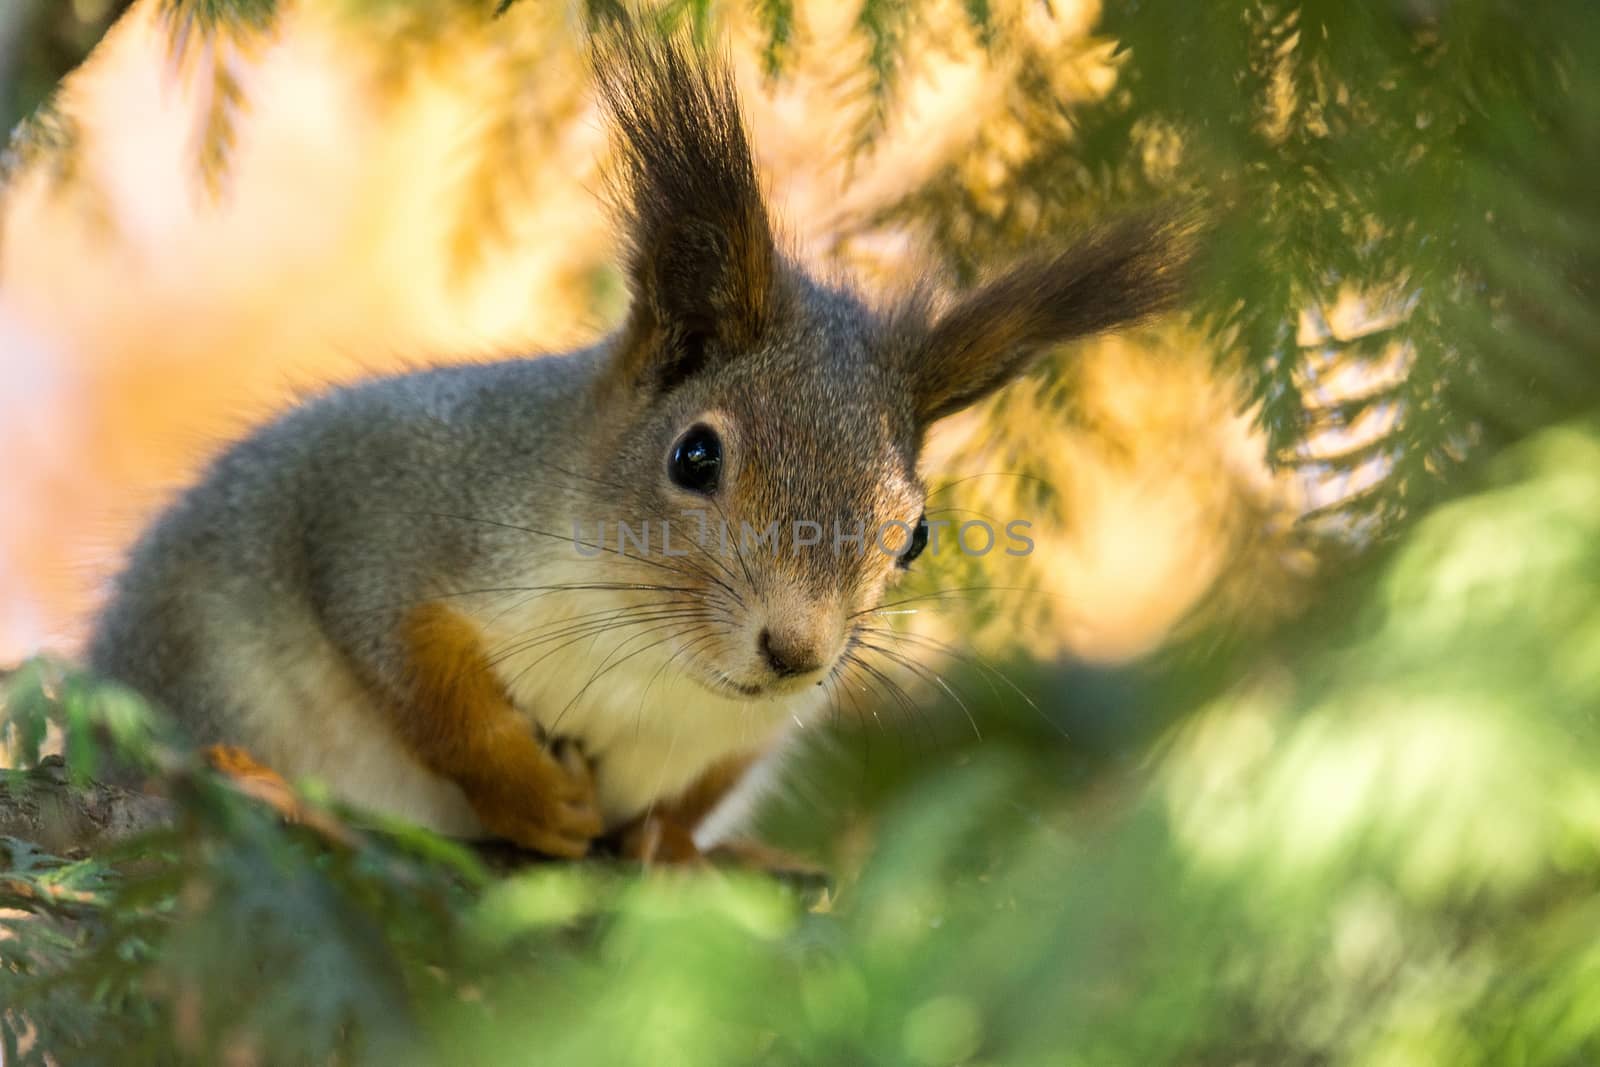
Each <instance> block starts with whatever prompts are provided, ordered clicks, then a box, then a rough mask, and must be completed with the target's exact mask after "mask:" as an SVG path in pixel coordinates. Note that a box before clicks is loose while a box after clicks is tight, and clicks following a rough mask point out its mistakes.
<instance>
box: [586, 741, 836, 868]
mask: <svg viewBox="0 0 1600 1067" xmlns="http://www.w3.org/2000/svg"><path fill="white" fill-rule="evenodd" d="M758 755H759V754H758V753H747V754H745V755H741V756H734V757H730V758H729V759H725V760H722V761H721V762H719V763H716V764H713V765H712V767H711V769H710V770H708V771H706V773H705V774H703V775H701V776H700V778H698V779H697V780H696V781H695V782H694V784H692V785H690V786H689V788H688V789H686V790H684V792H683V793H682V795H680V796H678V797H676V798H675V799H673V800H672V802H671V803H667V804H658V805H656V806H655V807H654V808H653V809H652V810H650V811H648V812H646V813H645V814H643V815H641V816H640V817H639V818H637V819H635V820H633V822H631V823H629V824H628V825H627V826H624V827H623V828H622V829H621V830H619V831H618V832H617V835H616V843H617V850H618V852H620V853H621V855H622V856H623V858H624V859H631V860H637V861H639V862H640V863H643V864H644V865H646V866H653V865H663V866H683V865H692V864H707V863H715V864H719V865H723V866H730V867H744V868H749V869H751V870H758V871H765V872H767V873H768V874H774V875H779V876H782V877H787V878H790V879H791V880H799V881H802V882H805V883H807V884H822V883H826V882H827V876H826V874H825V873H824V872H823V871H822V870H820V869H819V868H818V867H817V866H816V865H815V864H813V863H810V862H808V861H806V860H804V859H801V858H800V857H798V856H792V855H790V854H789V853H787V852H784V851H782V850H780V849H775V848H769V847H767V846H766V845H762V844H759V843H757V842H754V841H743V840H736V841H728V842H725V843H722V844H719V845H716V846H714V847H713V848H711V849H710V851H707V852H701V851H700V848H699V846H697V845H696V844H695V841H694V831H695V829H696V828H697V827H699V825H700V823H701V822H702V821H704V819H705V817H706V816H707V815H710V814H711V812H712V809H714V808H715V807H716V806H717V805H718V804H720V803H722V801H723V799H724V798H726V797H727V795H728V794H729V793H731V792H732V791H733V788H734V786H736V785H738V784H739V782H740V781H741V780H742V779H743V778H744V776H745V774H746V772H748V771H749V770H750V768H751V766H752V765H753V764H754V763H755V762H756V759H757V758H758Z"/></svg>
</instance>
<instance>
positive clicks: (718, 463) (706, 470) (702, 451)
mask: <svg viewBox="0 0 1600 1067" xmlns="http://www.w3.org/2000/svg"><path fill="white" fill-rule="evenodd" d="M667 476H668V477H670V478H671V479H672V481H673V484H675V485H678V486H681V487H682V488H684V489H687V490H689V491H690V492H691V493H705V494H706V495H707V496H709V495H710V494H712V493H714V492H716V491H717V483H718V482H720V481H721V480H722V438H720V437H718V436H717V431H715V430H713V429H712V428H711V427H709V426H707V425H705V424H704V423H698V424H696V425H694V426H691V427H689V429H688V430H686V431H685V432H684V435H683V436H682V437H680V438H678V443H677V444H675V445H673V446H672V456H671V457H670V458H669V459H668V460H667Z"/></svg>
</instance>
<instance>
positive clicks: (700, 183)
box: [594, 22, 778, 390]
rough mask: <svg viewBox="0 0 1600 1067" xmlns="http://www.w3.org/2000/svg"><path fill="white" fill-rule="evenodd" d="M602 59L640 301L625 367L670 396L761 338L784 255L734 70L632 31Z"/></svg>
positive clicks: (600, 53) (623, 31) (671, 40)
mask: <svg viewBox="0 0 1600 1067" xmlns="http://www.w3.org/2000/svg"><path fill="white" fill-rule="evenodd" d="M594 58H595V70H596V74H597V77H598V81H599V86H600V96H601V100H602V102H603V103H604V105H605V108H606V111H607V113H608V115H609V117H610V120H611V126H612V130H613V134H614V140H615V149H616V158H615V161H614V163H613V166H612V169H611V170H610V172H609V174H608V181H609V185H610V190H611V195H612V200H613V203H614V204H615V206H616V207H617V208H618V210H619V213H620V214H621V216H622V218H623V221H624V224H625V228H626V237H627V244H628V263H627V266H628V276H629V281H630V285H631V287H632V292H633V304H632V307H631V310H630V316H629V325H628V330H627V331H626V337H627V341H626V343H625V345H624V350H623V352H622V354H621V357H620V358H621V359H622V360H623V361H624V363H625V366H624V370H625V372H626V373H627V374H628V376H629V377H630V378H631V380H633V381H635V382H639V383H642V384H646V385H649V386H653V387H654V388H657V389H661V390H666V389H670V388H672V387H673V386H674V385H676V384H678V383H679V382H681V381H683V380H684V379H685V378H687V377H689V376H691V375H693V374H694V373H695V372H696V371H697V370H698V369H700V367H701V366H702V365H704V363H705V362H706V361H707V360H709V359H714V358H719V357H725V356H727V355H728V354H731V353H732V352H734V351H737V350H738V349H740V348H742V347H748V346H749V345H751V344H753V343H754V342H755V341H756V340H757V339H758V338H759V337H760V335H761V334H762V332H763V331H764V329H765V327H766V325H767V322H768V320H769V318H770V317H771V315H772V313H773V304H774V301H775V289H776V285H777V274H778V253H777V249H776V246H775V243H774V241H773V237H772V231H771V227H770V225H769V223H768V219H767V207H766V203H765V201H764V199H763V198H762V195H761V189H760V185H759V183H758V181H757V178H756V170H755V164H754V163H753V161H752V159H751V155H750V144H749V141H748V140H747V138H746V136H745V128H744V121H743V117H742V115H741V114H740V110H739V98H738V93H737V90H736V88H735V85H734V81H733V76H732V73H731V72H730V71H729V69H728V66H727V63H726V62H725V61H724V60H722V59H720V58H718V57H714V56H712V55H709V54H708V53H707V52H706V51H704V50H703V49H702V48H700V47H699V46H697V45H695V44H693V43H692V42H690V41H688V40H686V39H685V37H684V36H683V34H681V33H680V34H673V35H664V34H662V33H659V32H656V31H654V30H653V29H651V28H650V27H648V26H643V27H640V26H633V25H629V24H626V23H623V22H618V23H613V24H612V25H610V26H609V27H608V28H607V29H606V30H605V31H603V33H602V34H601V35H600V36H599V37H598V38H597V40H596V44H595V49H594Z"/></svg>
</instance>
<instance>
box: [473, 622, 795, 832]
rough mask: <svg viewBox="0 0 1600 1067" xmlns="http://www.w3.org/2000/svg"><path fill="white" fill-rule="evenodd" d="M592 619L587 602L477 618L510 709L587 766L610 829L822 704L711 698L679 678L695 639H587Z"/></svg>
mask: <svg viewBox="0 0 1600 1067" xmlns="http://www.w3.org/2000/svg"><path fill="white" fill-rule="evenodd" d="M602 607H603V605H602ZM596 611H597V603H596V598H594V597H592V596H587V597H578V596H573V597H565V596H562V597H559V598H557V597H540V598H535V599H533V600H530V601H528V602H527V604H526V605H524V606H513V608H511V609H509V610H507V609H506V608H505V607H504V605H502V606H501V608H500V610H499V611H497V612H496V611H487V612H484V613H482V614H481V615H480V618H483V619H484V625H485V631H486V632H485V639H486V645H487V648H488V651H489V654H490V657H491V659H492V660H493V661H494V662H495V670H496V672H497V674H498V675H499V677H500V679H501V681H502V683H503V684H504V685H505V686H506V689H507V691H508V692H509V694H510V695H511V698H512V700H513V702H514V703H515V704H516V705H517V706H518V707H519V708H521V709H522V710H523V711H525V712H526V713H527V714H528V715H529V717H530V718H531V719H532V720H533V721H535V722H537V723H538V724H539V725H540V726H541V727H542V728H543V729H544V730H545V732H546V733H547V734H549V735H550V736H552V737H560V738H570V739H572V740H575V741H577V742H578V743H579V744H580V745H581V746H582V748H583V751H584V754H585V755H586V756H587V757H588V758H589V759H590V760H591V761H592V762H593V764H594V766H595V776H596V786H597V788H598V789H599V793H600V804H601V808H602V810H603V811H604V813H605V816H606V820H607V823H608V825H612V826H615V825H618V824H620V823H623V822H626V821H627V820H628V819H630V818H632V817H634V816H635V815H637V814H639V813H640V812H641V811H644V810H645V809H646V808H648V807H649V806H650V805H651V804H652V803H654V802H657V801H661V800H666V799H670V798H672V797H674V796H676V795H678V794H680V793H682V792H683V791H684V790H685V789H686V788H687V787H688V786H690V785H691V784H693V783H694V781H695V780H696V779H697V778H699V777H700V776H701V775H702V774H703V773H704V772H705V771H706V770H707V769H709V768H710V767H711V766H712V765H713V764H714V763H716V762H718V761H719V760H722V759H724V758H728V757H732V756H735V755H740V754H744V753H759V752H767V751H771V750H772V749H773V748H774V747H775V746H777V745H778V743H779V742H780V740H781V739H782V737H783V735H784V734H785V733H787V732H789V731H791V730H793V729H795V728H796V727H797V726H801V725H804V724H806V723H808V722H810V721H811V720H812V719H813V718H815V716H816V715H817V713H818V712H819V710H820V709H821V707H822V706H823V704H824V703H825V700H826V696H825V694H824V692H823V691H822V690H821V689H819V688H813V689H812V690H810V691H806V692H802V693H796V694H793V695H790V696H787V697H784V698H780V699H775V700H744V699H730V698H728V697H723V696H719V695H718V694H716V693H713V692H711V691H710V690H709V689H708V688H706V686H704V685H702V684H701V683H699V682H698V681H696V680H695V679H694V678H692V677H689V676H688V675H686V674H685V673H684V671H683V669H682V667H683V658H684V647H685V645H686V643H687V642H689V641H691V640H693V637H694V635H693V633H691V632H687V631H686V630H685V631H683V632H679V631H678V630H676V629H675V628H674V627H672V626H670V625H669V626H663V627H660V628H658V629H650V628H649V627H648V626H636V627H617V628H612V629H604V630H601V631H600V632H598V633H594V634H592V635H591V634H589V632H588V630H586V629H584V628H583V623H584V620H586V619H592V618H595V614H594V613H595V612H596ZM563 620H572V621H571V622H570V624H567V625H563ZM552 634H559V635H560V636H558V637H549V636H547V635H552ZM574 634H576V635H580V636H576V637H574ZM529 635H533V636H531V637H530V636H529Z"/></svg>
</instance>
